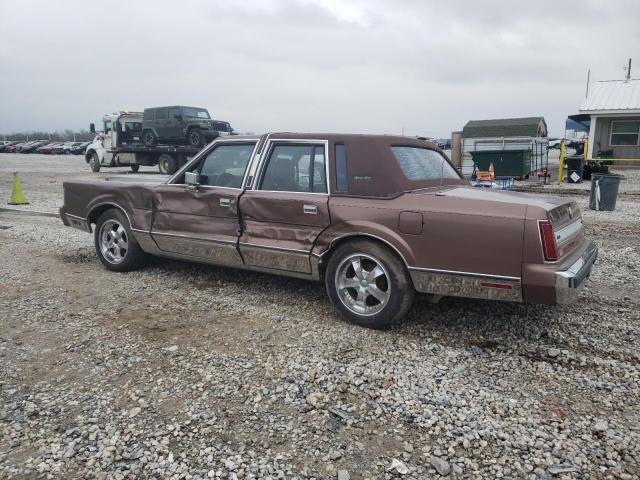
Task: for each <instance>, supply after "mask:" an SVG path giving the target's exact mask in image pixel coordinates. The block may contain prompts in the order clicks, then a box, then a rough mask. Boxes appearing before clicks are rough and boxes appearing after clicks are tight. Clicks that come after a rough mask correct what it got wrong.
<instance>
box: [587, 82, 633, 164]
mask: <svg viewBox="0 0 640 480" xmlns="http://www.w3.org/2000/svg"><path fill="white" fill-rule="evenodd" d="M580 113H581V114H582V115H585V116H587V115H588V116H589V117H590V119H591V125H590V130H589V149H588V151H587V158H596V157H598V156H602V157H608V158H614V159H617V158H620V159H638V158H640V79H628V80H607V81H600V82H596V83H595V84H593V85H592V86H591V87H590V88H589V94H588V96H587V98H586V99H585V100H584V103H583V104H582V107H581V108H580ZM582 115H581V116H582Z"/></svg>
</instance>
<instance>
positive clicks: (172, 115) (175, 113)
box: [169, 108, 182, 118]
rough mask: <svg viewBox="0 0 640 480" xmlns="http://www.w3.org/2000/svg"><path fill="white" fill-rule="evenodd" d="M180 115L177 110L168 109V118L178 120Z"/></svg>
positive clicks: (179, 111) (180, 112)
mask: <svg viewBox="0 0 640 480" xmlns="http://www.w3.org/2000/svg"><path fill="white" fill-rule="evenodd" d="M181 115H182V111H181V110H180V109H179V108H170V109H169V118H179V117H180V116H181Z"/></svg>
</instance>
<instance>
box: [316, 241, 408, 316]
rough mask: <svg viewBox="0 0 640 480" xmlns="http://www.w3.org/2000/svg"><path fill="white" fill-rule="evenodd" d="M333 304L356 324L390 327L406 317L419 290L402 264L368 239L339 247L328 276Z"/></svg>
mask: <svg viewBox="0 0 640 480" xmlns="http://www.w3.org/2000/svg"><path fill="white" fill-rule="evenodd" d="M325 285H326V288H327V294H328V295H329V298H330V299H331V303H333V305H334V306H335V307H336V309H337V310H338V311H339V312H340V314H341V315H342V316H343V317H344V318H346V319H347V320H349V321H350V322H352V323H355V324H357V325H360V326H363V327H369V328H387V327H389V326H390V325H392V324H393V323H395V322H397V321H398V320H400V319H401V318H402V317H404V316H405V315H406V313H407V312H408V311H409V308H411V305H412V304H413V298H414V296H415V291H414V288H413V284H412V283H411V278H410V277H409V273H408V272H407V269H406V268H405V266H404V264H403V263H402V261H401V260H400V259H399V258H398V257H397V256H396V255H395V254H394V253H393V252H391V251H390V250H389V249H388V248H386V247H384V246H382V245H380V244H378V243H375V242H371V241H367V240H355V241H352V242H348V243H345V244H343V245H341V246H339V247H338V248H337V249H336V251H335V252H334V253H333V254H332V255H331V258H330V259H329V263H328V265H327V270H326V273H325Z"/></svg>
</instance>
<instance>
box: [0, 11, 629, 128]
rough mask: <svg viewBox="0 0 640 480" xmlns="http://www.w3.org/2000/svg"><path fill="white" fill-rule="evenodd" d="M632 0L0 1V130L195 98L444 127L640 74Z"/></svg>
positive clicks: (238, 112) (566, 102) (290, 114)
mask: <svg viewBox="0 0 640 480" xmlns="http://www.w3.org/2000/svg"><path fill="white" fill-rule="evenodd" d="M638 19H640V1H637V0H608V1H604V0H581V1H577V0H576V1H573V0H555V1H547V0H537V1H535V2H522V1H502V0H482V1H471V0H468V1H460V0H448V1H431V0H415V1H414V0H405V1H401V2H400V1H398V2H394V1H389V0H387V1H382V0H380V1H379V0H367V1H346V0H345V1H339V0H325V1H322V0H299V1H294V0H290V1H285V0H269V1H252V0H242V1H226V2H223V1H206V0H202V1H197V0H180V1H171V2H169V1H159V0H156V1H151V0H148V1H143V0H127V1H119V0H111V1H106V2H93V1H86V0H66V1H51V0H0V132H4V133H10V132H13V131H22V130H40V129H42V130H56V129H64V128H74V129H77V128H83V127H84V128H88V124H89V123H90V122H96V123H97V122H98V121H99V120H100V118H101V116H102V115H103V114H105V113H110V112H113V111H116V110H122V109H128V110H142V109H143V108H144V107H149V106H159V105H170V104H184V105H194V106H203V107H206V108H208V109H209V111H210V113H211V115H212V116H213V117H214V118H218V119H224V120H228V121H230V122H231V124H232V125H233V126H234V128H236V130H238V131H243V132H245V131H253V132H263V131H274V130H276V131H279V130H286V131H338V132H369V133H400V132H401V131H402V129H403V128H404V129H405V132H406V134H409V135H429V136H443V137H445V136H449V135H450V132H451V131H452V130H459V129H461V128H462V126H463V125H464V124H465V123H466V122H467V121H468V120H471V119H482V118H501V117H514V116H532V115H543V116H544V117H545V118H546V120H547V123H548V125H549V128H550V130H551V133H552V134H556V135H558V134H560V135H561V134H562V132H563V130H564V119H565V117H566V116H567V115H569V114H572V113H577V110H578V108H579V107H580V104H581V102H582V100H583V98H584V93H585V85H586V77H587V69H588V68H590V69H591V78H592V80H594V79H596V80H597V79H612V78H622V77H623V75H624V72H623V65H624V64H625V63H626V61H627V59H628V58H629V57H633V58H634V61H635V62H636V66H635V68H634V69H633V71H634V72H636V74H635V75H634V76H635V77H640V27H638Z"/></svg>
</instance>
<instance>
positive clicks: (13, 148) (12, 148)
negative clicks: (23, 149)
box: [2, 142, 25, 153]
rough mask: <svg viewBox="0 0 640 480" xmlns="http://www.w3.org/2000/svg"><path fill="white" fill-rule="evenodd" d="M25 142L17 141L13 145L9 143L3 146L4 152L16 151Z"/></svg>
mask: <svg viewBox="0 0 640 480" xmlns="http://www.w3.org/2000/svg"><path fill="white" fill-rule="evenodd" d="M24 143H25V142H16V143H14V144H13V145H8V146H5V147H4V148H3V150H2V151H3V152H4V153H15V152H16V150H17V149H18V148H19V147H20V146H21V145H22V144H24Z"/></svg>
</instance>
